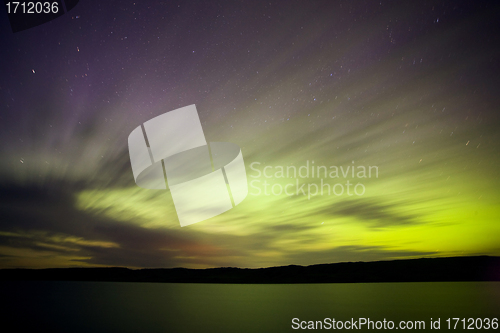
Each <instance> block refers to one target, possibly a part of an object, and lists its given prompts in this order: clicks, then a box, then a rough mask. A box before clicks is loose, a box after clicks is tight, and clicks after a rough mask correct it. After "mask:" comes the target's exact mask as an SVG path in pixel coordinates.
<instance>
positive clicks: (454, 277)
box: [0, 256, 500, 284]
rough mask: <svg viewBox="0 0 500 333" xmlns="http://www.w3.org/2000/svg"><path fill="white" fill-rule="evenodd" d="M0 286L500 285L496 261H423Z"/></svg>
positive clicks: (141, 273) (48, 274)
mask: <svg viewBox="0 0 500 333" xmlns="http://www.w3.org/2000/svg"><path fill="white" fill-rule="evenodd" d="M0 281H103V282H104V281H108V282H158V283H225V284H277V283H279V284H292V283H373V282H453V281H500V257H490V256H476V257H450V258H422V259H405V260H393V261H374V262H343V263H334V264H319V265H311V266H296V265H290V266H281V267H268V268H253V269H250V268H234V267H221V268H208V269H187V268H152V269H151V268H145V269H128V268H123V267H106V268H100V267H96V268H47V269H1V270H0Z"/></svg>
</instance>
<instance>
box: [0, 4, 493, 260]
mask: <svg viewBox="0 0 500 333" xmlns="http://www.w3.org/2000/svg"><path fill="white" fill-rule="evenodd" d="M498 22H499V5H498V4H496V5H495V2H487V1H447V2H443V1H425V2H424V1H413V2H408V3H403V2H400V1H392V2H389V1H385V0H383V1H246V2H244V1H227V2H222V1H206V2H199V1H196V2H185V1H178V2H175V1H149V0H146V1H145V0H135V2H134V1H92V0H80V3H79V4H78V5H77V6H76V7H75V8H74V9H73V10H71V11H70V12H68V13H67V14H65V15H63V16H62V17H60V18H57V19H55V20H53V21H51V22H49V23H46V24H43V25H40V26H38V27H35V28H32V29H28V30H25V31H22V32H18V33H12V31H11V29H10V26H9V23H8V18H7V14H6V11H2V12H1V14H0V56H1V58H0V59H1V61H0V267H2V268H5V267H29V268H41V267H68V266H102V265H104V266H128V267H190V268H204V267H218V266H237V267H265V266H276V265H289V264H299V265H311V264H318V263H330V262H341V261H372V260H385V259H401V258H418V257H442V256H462V255H478V254H485V255H500V245H499V244H500V241H499V240H500V202H499V198H500V196H499V194H500V190H499V188H500V172H499V170H500V168H499V166H500V163H499V162H500V156H499V153H500V149H499V148H500V135H499V128H500V115H499V114H500V97H499V88H500V75H499V73H500V64H499V59H500V58H499V56H500V35H499V34H498V31H499V24H498ZM192 104H196V107H197V110H198V113H199V116H200V120H201V122H202V126H203V131H204V134H205V137H206V139H207V141H209V142H210V141H215V142H217V141H221V142H232V143H235V144H237V145H238V146H240V148H241V151H242V154H243V158H244V161H245V165H246V171H247V176H248V181H249V184H250V182H252V181H256V182H254V183H252V184H254V186H255V187H258V188H259V189H260V190H261V194H260V195H256V192H258V191H257V189H256V188H255V187H252V186H250V187H249V194H248V196H247V198H246V199H245V200H244V201H243V202H242V203H240V204H239V205H238V206H236V207H235V208H233V209H231V210H230V211H228V212H226V213H224V214H222V215H219V216H217V217H214V218H211V219H209V220H206V221H203V222H199V223H196V224H193V225H190V226H186V227H182V228H181V227H180V225H179V220H178V217H177V214H176V211H175V207H174V205H173V202H172V197H171V195H170V192H169V191H165V190H163V191H161V190H147V189H142V188H140V187H138V186H136V184H135V182H134V178H133V174H132V169H131V165H130V158H129V152H128V147H127V138H128V135H129V134H130V132H131V131H132V130H133V129H134V128H136V127H137V126H139V125H140V124H142V123H144V122H145V121H147V120H149V119H151V118H154V117H155V116H158V115H160V114H163V113H165V112H168V111H171V110H175V109H177V108H181V107H184V106H187V105H192ZM313 161H314V165H315V166H326V167H327V168H328V170H329V172H330V170H332V168H330V167H331V166H336V167H338V168H339V169H340V167H341V166H342V167H343V168H344V170H345V169H346V168H347V167H351V168H352V167H356V172H357V171H358V170H360V169H358V168H357V167H359V166H366V167H367V168H368V166H376V167H377V168H378V169H377V170H378V174H377V176H375V175H374V174H373V173H372V175H371V177H368V176H367V177H366V178H360V177H357V174H355V175H354V176H355V177H353V176H352V173H351V172H350V171H349V172H348V173H347V174H346V177H344V176H343V175H342V172H341V171H339V177H338V178H332V177H327V178H325V177H322V176H320V177H318V176H317V175H315V177H312V176H311V175H309V176H310V177H309V178H300V177H296V178H293V177H292V178H284V177H280V175H279V174H276V172H277V171H278V170H279V168H277V167H278V166H283V167H284V168H285V169H286V167H287V166H295V167H296V168H297V169H298V168H299V167H301V166H305V165H310V166H312V164H313ZM252 163H255V164H253V168H252V167H251V165H252ZM259 163H260V164H259ZM266 166H270V168H268V171H267V175H270V176H271V177H270V178H266V177H265V176H264V174H261V172H262V171H263V169H264V167H266ZM254 169H256V170H258V171H256V170H254ZM259 171H260V172H259ZM259 174H260V177H259ZM285 175H286V174H285ZM322 178H324V179H323V182H327V183H329V184H331V185H332V186H333V185H334V184H336V183H340V184H346V181H350V182H351V183H352V184H356V183H362V184H363V186H364V189H365V191H364V193H363V194H362V195H357V194H354V195H352V193H351V195H348V194H347V193H346V192H344V193H343V194H342V195H334V194H331V195H326V194H324V195H320V194H318V195H313V196H311V195H308V192H307V191H306V193H305V195H304V194H302V193H295V195H287V194H285V193H281V194H280V195H274V194H272V193H271V194H269V195H266V194H265V193H264V181H267V183H268V184H270V186H269V188H268V189H267V191H268V193H269V192H271V186H273V185H274V189H275V190H276V192H277V191H278V190H279V189H280V188H284V187H285V186H286V185H287V184H293V186H290V187H289V189H290V191H292V190H291V189H292V188H294V189H295V187H296V182H298V183H297V184H305V189H306V190H307V188H308V184H312V183H313V184H321V179H322ZM298 186H300V185H298ZM351 192H352V188H351ZM358 192H359V191H358ZM309 194H310V193H309Z"/></svg>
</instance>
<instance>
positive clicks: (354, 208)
mask: <svg viewBox="0 0 500 333" xmlns="http://www.w3.org/2000/svg"><path fill="white" fill-rule="evenodd" d="M402 209H403V207H402V206H401V207H398V206H397V205H395V204H384V203H380V202H378V201H375V200H373V199H364V198H362V199H351V200H346V201H341V202H338V203H335V204H333V205H331V206H329V207H328V208H326V209H324V210H323V213H326V214H328V215H330V216H334V217H335V216H343V217H353V218H356V219H358V220H359V221H361V222H363V223H365V224H367V225H368V226H369V227H371V228H387V227H395V226H408V225H413V224H417V223H418V216H416V215H413V214H404V213H398V211H401V210H402Z"/></svg>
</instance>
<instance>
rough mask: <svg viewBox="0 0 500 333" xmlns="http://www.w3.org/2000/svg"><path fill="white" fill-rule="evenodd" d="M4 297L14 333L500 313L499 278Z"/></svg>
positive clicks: (62, 286) (65, 290)
mask: <svg viewBox="0 0 500 333" xmlns="http://www.w3.org/2000/svg"><path fill="white" fill-rule="evenodd" d="M0 297H1V307H2V308H1V310H2V311H1V313H2V318H1V319H2V327H3V328H5V327H6V326H5V325H6V324H7V322H12V323H14V324H15V327H16V329H15V330H13V331H14V332H19V331H21V329H23V330H24V329H32V330H31V331H32V332H41V331H44V330H47V331H50V332H297V331H300V330H294V329H292V319H293V318H299V319H300V320H306V321H309V320H314V321H316V320H323V319H324V318H335V319H336V320H342V321H345V320H350V319H351V318H355V319H358V318H360V317H363V318H370V319H371V320H373V321H376V320H383V319H384V318H386V319H387V320H393V321H394V322H396V325H397V324H398V323H399V320H424V321H425V325H426V330H429V321H430V318H431V317H432V318H433V319H436V318H441V330H440V331H448V329H446V327H445V326H446V325H445V322H444V320H446V318H449V317H460V318H463V317H465V318H469V317H472V318H477V317H481V318H487V317H489V318H493V317H497V318H500V283H499V282H465V283H464V282H452V283H378V284H314V285H312V284H306V285H304V284H302V285H300V284H298V285H223V284H155V283H110V282H8V283H5V282H2V283H0ZM2 331H5V330H3V329H2ZM337 331H338V330H337ZM358 331H360V330H358ZM371 331H374V330H371ZM380 331H384V330H380ZM432 331H436V330H432ZM454 331H459V330H458V329H456V330H454ZM481 331H486V330H481ZM488 331H497V332H498V331H500V328H499V329H498V330H492V329H490V330H488ZM5 332H6V331H5Z"/></svg>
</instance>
